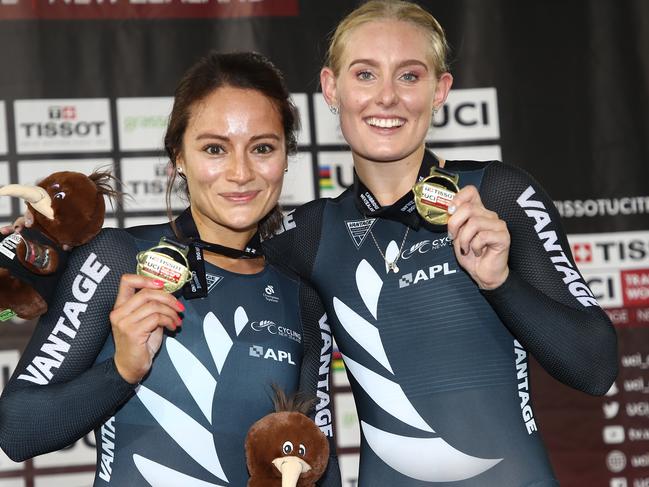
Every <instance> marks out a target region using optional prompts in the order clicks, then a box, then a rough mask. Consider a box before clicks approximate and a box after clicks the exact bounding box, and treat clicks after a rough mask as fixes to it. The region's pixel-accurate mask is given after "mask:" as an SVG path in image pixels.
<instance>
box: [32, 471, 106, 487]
mask: <svg viewBox="0 0 649 487" xmlns="http://www.w3.org/2000/svg"><path fill="white" fill-rule="evenodd" d="M94 479H95V472H94V469H93V471H92V472H81V473H69V474H64V475H60V474H59V475H38V476H36V477H35V478H34V487H71V486H75V487H76V486H79V487H86V486H88V487H89V486H91V485H93V482H94Z"/></svg>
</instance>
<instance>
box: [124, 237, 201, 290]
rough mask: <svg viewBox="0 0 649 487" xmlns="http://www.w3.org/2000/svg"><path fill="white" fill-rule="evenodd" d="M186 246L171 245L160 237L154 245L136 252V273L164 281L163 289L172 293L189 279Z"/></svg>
mask: <svg viewBox="0 0 649 487" xmlns="http://www.w3.org/2000/svg"><path fill="white" fill-rule="evenodd" d="M187 252H188V248H187V247H184V248H183V247H179V246H177V245H173V244H172V243H170V242H169V241H168V240H167V239H165V238H164V237H162V238H161V239H160V242H159V243H158V245H156V246H155V247H151V248H150V249H149V250H144V251H142V252H139V253H138V254H137V271H136V272H137V273H138V274H139V275H141V276H146V277H153V278H155V279H160V280H161V281H164V283H165V285H164V288H163V289H164V290H165V291H167V292H168V293H173V292H176V291H178V290H179V289H180V288H182V287H183V286H184V285H185V283H186V282H187V281H188V280H189V276H190V274H191V273H190V271H189V262H188V260H187Z"/></svg>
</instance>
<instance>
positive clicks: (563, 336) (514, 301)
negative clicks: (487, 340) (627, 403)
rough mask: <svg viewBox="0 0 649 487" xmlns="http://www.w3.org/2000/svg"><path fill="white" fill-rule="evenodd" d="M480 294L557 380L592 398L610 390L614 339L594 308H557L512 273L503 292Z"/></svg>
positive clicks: (614, 362) (614, 363) (614, 367)
mask: <svg viewBox="0 0 649 487" xmlns="http://www.w3.org/2000/svg"><path fill="white" fill-rule="evenodd" d="M482 294H483V296H484V297H485V298H486V299H487V301H488V302H489V303H490V304H491V306H492V308H493V309H494V311H495V312H496V314H497V315H498V316H499V318H500V319H501V320H502V322H503V323H504V324H505V325H506V326H507V328H508V329H509V330H510V331H511V333H512V334H513V335H514V337H515V338H516V339H517V340H518V341H519V342H520V343H521V344H522V345H523V346H524V347H525V349H526V350H527V351H528V352H530V353H531V354H532V355H534V357H535V358H536V360H537V361H538V362H539V363H540V364H541V365H542V366H543V368H544V369H545V370H547V371H548V372H549V373H550V374H551V375H552V376H554V377H555V378H556V379H558V380H560V381H561V382H563V383H565V384H567V385H569V386H571V387H574V388H575V389H579V390H581V391H584V392H587V393H589V394H594V395H601V394H604V393H605V392H606V391H607V390H608V389H609V387H610V386H611V384H612V382H613V380H614V379H615V377H616V375H617V337H616V334H615V330H614V329H613V327H612V326H611V324H610V322H609V320H608V318H607V316H606V314H605V313H604V312H603V311H602V310H601V309H600V308H599V307H596V306H593V307H591V308H583V309H576V308H572V307H570V306H567V305H564V304H561V303H559V302H557V301H555V300H553V299H551V298H550V297H548V296H546V295H545V294H543V293H542V292H540V291H539V290H537V289H536V288H534V287H533V286H532V285H531V284H529V283H528V282H526V281H525V280H523V279H522V278H521V277H520V276H519V275H518V274H517V273H516V272H515V271H511V272H510V274H509V277H508V278H507V280H506V281H505V283H504V284H503V285H502V286H500V287H499V288H497V289H494V290H491V291H482Z"/></svg>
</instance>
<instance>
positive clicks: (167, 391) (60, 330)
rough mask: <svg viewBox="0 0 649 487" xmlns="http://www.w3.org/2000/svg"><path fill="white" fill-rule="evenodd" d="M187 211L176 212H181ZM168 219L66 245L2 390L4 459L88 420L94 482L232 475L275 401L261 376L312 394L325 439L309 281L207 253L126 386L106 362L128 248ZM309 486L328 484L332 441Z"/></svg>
mask: <svg viewBox="0 0 649 487" xmlns="http://www.w3.org/2000/svg"><path fill="white" fill-rule="evenodd" d="M183 218H184V220H187V219H189V223H190V226H192V227H193V228H195V227H194V226H193V222H192V221H191V216H189V212H188V211H187V212H185V213H184V214H183V216H181V219H183ZM162 235H166V236H172V235H173V234H172V231H171V227H170V225H151V226H147V227H136V228H134V229H129V230H127V231H125V230H118V229H107V230H103V231H102V232H101V233H100V235H99V236H98V237H96V238H95V239H94V240H93V241H92V242H91V243H89V244H87V245H84V246H82V247H80V248H78V249H75V250H74V251H73V254H72V256H71V257H70V261H69V265H68V268H67V270H66V272H65V274H64V275H63V277H62V279H61V280H60V282H59V284H58V289H57V292H56V294H55V297H54V300H53V301H52V302H51V304H50V307H49V312H48V313H47V314H46V315H45V316H43V317H42V318H41V320H40V322H39V323H38V326H37V328H36V331H35V334H34V336H33V337H32V339H31V341H30V343H29V344H28V346H27V349H26V351H25V353H24V354H23V356H22V358H21V360H20V363H19V364H18V367H17V369H16V371H15V373H14V375H13V376H12V378H11V380H10V382H9V384H8V385H7V387H6V389H5V391H4V393H3V396H2V398H1V399H0V445H1V446H2V448H3V450H4V451H5V452H6V453H7V455H8V456H9V457H10V458H12V459H13V460H15V461H21V460H24V459H26V458H29V457H32V456H35V455H39V454H42V453H45V452H49V451H52V450H57V449H60V448H62V447H65V446H67V445H68V444H70V443H71V442H73V441H75V440H77V439H78V438H80V437H82V436H83V435H84V434H86V433H87V432H88V431H90V430H92V429H95V435H96V439H97V470H96V476H95V485H96V486H103V485H115V486H125V485H128V486H136V485H143V486H144V485H149V484H150V485H154V486H155V485H178V486H181V485H182V486H207V485H219V486H235V487H240V486H244V485H246V483H247V480H248V472H247V468H246V461H245V452H244V440H245V436H246V433H247V431H248V429H249V427H250V426H251V425H252V423H254V422H255V421H256V420H258V419H260V418H261V417H263V416H264V415H266V414H268V413H270V412H272V411H273V404H272V400H271V398H272V390H271V384H273V383H274V384H277V385H279V386H280V387H281V388H283V389H284V390H286V391H287V392H291V391H297V390H300V391H302V392H304V393H307V394H309V395H310V396H312V397H314V398H315V397H316V396H317V400H318V401H317V403H316V407H315V416H314V417H315V420H316V423H317V424H318V426H319V427H320V428H321V430H322V431H323V432H325V434H327V436H329V437H330V438H331V437H332V436H333V432H332V417H331V416H332V415H331V405H330V403H329V402H330V401H329V389H328V379H329V377H328V376H329V363H330V356H331V335H330V331H329V325H328V322H327V317H326V315H325V314H324V311H323V310H322V305H321V304H320V301H319V299H318V297H317V295H316V294H315V293H314V291H313V290H312V289H311V288H310V287H308V286H306V285H304V284H303V283H302V282H301V281H300V280H298V279H297V278H293V277H290V276H289V275H288V274H287V273H285V272H284V271H281V272H280V271H278V269H277V268H275V267H273V266H272V265H267V266H266V267H265V268H264V270H263V271H261V272H259V273H257V274H253V275H244V274H234V273H231V272H228V271H226V270H224V269H220V268H218V267H216V266H213V265H211V264H209V263H207V262H206V263H205V272H206V278H207V284H208V289H209V293H208V295H207V297H204V298H199V299H191V300H185V299H181V301H182V302H183V303H184V305H185V306H186V311H185V312H184V320H183V325H182V327H181V328H180V329H179V330H178V331H177V332H175V333H169V332H167V330H165V334H164V340H163V343H162V346H161V348H160V351H159V353H158V354H157V355H156V357H155V359H154V362H153V366H152V368H151V371H150V373H149V374H148V375H147V376H146V377H145V378H144V379H143V380H142V381H141V383H140V384H139V385H138V386H137V387H135V386H132V385H130V384H128V383H127V382H125V381H124V380H123V379H122V378H121V376H120V375H119V374H118V373H117V371H116V369H115V364H114V362H113V358H112V357H113V355H114V352H115V347H114V342H113V339H112V335H111V332H110V322H109V318H108V317H109V313H110V311H111V310H112V307H113V304H114V302H115V297H116V294H117V288H118V285H119V280H120V276H121V275H122V274H124V273H127V272H134V270H135V262H136V261H135V255H136V253H137V252H138V251H140V250H146V249H148V248H151V247H153V246H154V245H155V244H157V243H158V241H159V239H160V237H161V236H162ZM331 450H332V457H331V458H330V465H329V469H328V472H327V474H326V475H325V477H323V480H321V485H326V486H339V485H340V474H339V472H338V466H337V460H336V458H335V448H332V449H331Z"/></svg>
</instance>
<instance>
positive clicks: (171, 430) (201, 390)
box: [133, 306, 248, 487]
mask: <svg viewBox="0 0 649 487" xmlns="http://www.w3.org/2000/svg"><path fill="white" fill-rule="evenodd" d="M247 324H248V315H247V314H246V311H245V310H244V309H243V308H242V307H241V306H239V307H238V308H237V309H236V311H235V313H234V325H235V332H236V334H237V336H238V335H239V334H240V333H241V331H242V330H243V329H244V328H245V326H246V325H247ZM203 335H204V336H205V341H206V342H207V345H208V348H209V350H210V355H211V357H212V360H213V362H214V365H215V366H216V370H217V372H218V374H217V377H214V376H213V375H212V373H211V372H210V371H209V370H208V369H207V367H205V366H204V365H203V364H202V363H201V362H200V361H199V360H198V358H196V356H195V355H194V354H193V353H192V352H191V351H189V350H188V349H187V348H186V347H185V346H184V345H182V344H181V343H180V342H179V341H178V340H176V339H175V338H170V337H167V338H166V339H165V348H166V350H167V352H168V354H169V358H170V359H171V363H172V364H173V366H174V368H175V369H176V371H177V372H178V375H179V376H180V378H181V380H182V382H183V384H184V385H185V387H186V388H187V391H188V392H189V393H190V395H191V396H192V398H193V399H194V402H195V403H196V405H197V406H198V407H199V409H200V410H201V412H202V414H203V416H204V417H205V419H207V421H208V422H209V423H210V424H212V403H213V401H214V397H215V394H216V388H217V379H218V376H220V374H221V372H222V370H223V365H224V364H225V360H226V359H227V357H228V354H229V353H230V350H231V348H232V345H233V341H232V338H230V335H229V334H228V332H227V331H226V329H225V327H224V326H223V324H222V323H221V322H220V321H219V319H218V318H217V317H216V315H215V314H214V313H211V312H210V313H208V314H207V315H206V316H205V318H204V319H203ZM136 395H137V398H138V399H139V400H140V401H141V402H142V404H143V405H144V407H146V409H147V410H148V411H149V413H151V415H152V416H153V418H154V419H155V420H156V421H157V422H158V424H159V425H160V426H161V427H162V428H163V429H164V430H165V431H166V432H167V433H168V434H169V436H171V438H173V440H174V441H175V442H176V444H177V445H178V446H179V447H180V448H182V449H183V450H184V451H185V452H186V453H187V454H188V455H189V456H190V457H191V458H192V459H193V460H194V461H195V462H196V463H197V464H198V465H200V466H201V467H203V468H204V469H205V470H207V471H208V472H210V474H212V475H213V476H214V479H215V481H218V482H225V485H223V484H221V483H220V484H214V483H207V482H205V481H203V480H200V479H197V478H195V477H192V476H190V475H187V474H184V473H182V472H179V471H177V470H174V469H171V468H169V467H167V466H165V465H161V464H160V463H157V462H155V461H153V460H150V459H148V458H145V457H143V456H141V455H137V454H135V455H133V461H134V463H135V465H136V467H137V469H138V470H139V472H140V473H141V474H142V476H143V477H144V479H145V480H146V481H147V482H148V483H149V484H151V486H152V487H171V486H178V485H182V486H187V487H210V486H211V487H226V486H227V485H228V484H229V481H228V477H227V475H226V473H225V472H224V471H223V468H222V466H221V462H220V461H219V456H218V453H217V451H216V447H215V446H214V439H213V435H212V432H211V431H209V430H208V429H206V428H204V427H203V426H201V424H200V423H199V422H198V421H196V420H195V419H194V418H192V417H191V416H190V415H189V414H187V413H186V412H185V411H183V410H182V409H180V408H178V407H177V406H176V405H174V404H173V403H171V402H170V401H168V400H167V399H165V398H164V397H162V396H160V395H158V394H157V393H156V392H154V391H153V390H151V389H149V388H147V387H146V386H139V387H138V390H137V394H136Z"/></svg>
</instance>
